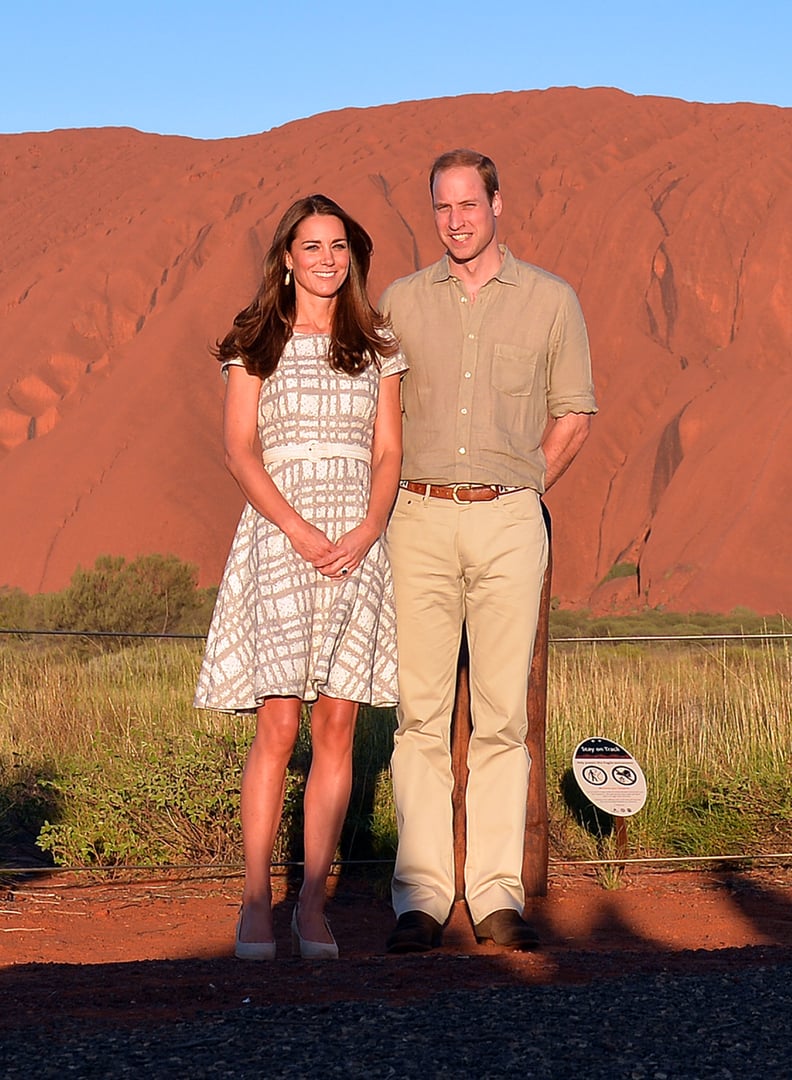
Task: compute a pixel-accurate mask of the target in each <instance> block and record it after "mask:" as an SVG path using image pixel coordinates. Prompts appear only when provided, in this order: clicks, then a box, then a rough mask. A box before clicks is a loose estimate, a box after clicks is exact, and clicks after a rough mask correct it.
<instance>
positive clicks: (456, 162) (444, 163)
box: [429, 149, 500, 203]
mask: <svg viewBox="0 0 792 1080" xmlns="http://www.w3.org/2000/svg"><path fill="white" fill-rule="evenodd" d="M460 167H467V168H473V169H475V170H476V171H477V172H478V174H479V176H480V177H481V180H482V183H483V184H484V190H485V191H486V192H487V198H488V199H489V201H490V203H492V200H493V199H494V198H495V192H496V191H500V183H499V182H498V170H497V169H496V168H495V162H494V161H493V160H492V158H488V157H487V155H486V154H480V153H479V152H478V151H477V150H465V149H460V150H448V151H446V153H445V154H441V155H440V157H439V158H436V159H435V162H434V164H433V165H432V170H431V172H430V173H429V191H430V193H431V194H432V196H434V182H435V178H436V177H437V174H438V173H441V172H445V171H446V169H458V168H460Z"/></svg>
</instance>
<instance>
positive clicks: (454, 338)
mask: <svg viewBox="0 0 792 1080" xmlns="http://www.w3.org/2000/svg"><path fill="white" fill-rule="evenodd" d="M501 251H502V252H503V262H502V263H501V267H500V270H499V271H498V273H497V274H496V275H495V277H493V278H492V279H491V280H490V281H488V282H487V283H486V285H484V286H483V287H482V288H481V289H480V290H479V292H478V295H477V296H476V299H475V301H471V300H470V299H469V298H468V296H467V295H466V293H465V290H464V289H463V287H462V284H461V282H460V281H459V280H458V279H457V278H455V277H454V276H453V274H452V273H451V263H450V262H449V259H448V257H447V256H443V258H442V259H441V260H440V261H439V262H437V263H434V264H433V265H432V266H429V267H427V268H426V269H424V270H419V271H418V272H417V273H415V274H411V275H410V276H409V277H405V278H400V279H399V280H398V281H395V282H394V283H393V284H392V285H391V286H390V287H389V288H388V289H387V290H386V291H385V294H384V296H383V298H382V303H381V307H382V310H383V311H385V312H386V313H387V314H388V315H389V316H390V319H391V322H392V324H393V329H394V331H395V332H396V335H397V337H398V338H399V340H400V341H401V346H402V350H403V352H404V354H405V356H406V358H407V362H408V363H409V365H410V370H409V372H408V373H407V374H406V376H405V378H404V382H403V385H402V406H403V423H404V463H403V466H402V475H403V476H404V477H405V478H406V479H409V480H422V481H426V482H427V483H434V484H460V483H478V484H504V485H507V486H510V487H531V488H534V489H535V490H537V491H539V492H541V491H543V490H544V472H545V459H544V453H543V452H542V449H541V441H542V437H543V435H544V432H545V429H546V426H547V421H548V417H559V416H563V415H564V414H565V413H569V412H574V413H594V412H596V411H597V406H596V403H595V400H594V387H593V384H592V379H591V361H590V357H589V348H588V337H587V334H586V326H585V322H584V320H583V314H582V312H581V310H580V304H579V303H578V300H577V297H576V295H575V293H574V290H573V289H572V287H571V286H570V285H568V284H567V283H566V282H565V281H562V280H561V278H558V277H556V276H555V275H553V274H550V273H548V272H547V271H545V270H541V269H539V268H538V267H536V266H531V265H530V264H529V263H525V262H521V261H520V260H518V259H515V258H514V256H513V255H512V254H511V252H510V251H508V249H506V248H505V247H502V248H501Z"/></svg>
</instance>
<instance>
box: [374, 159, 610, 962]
mask: <svg viewBox="0 0 792 1080" xmlns="http://www.w3.org/2000/svg"><path fill="white" fill-rule="evenodd" d="M429 186H430V190H431V194H432V202H433V207H434V218H435V226H436V228H437V234H438V236H439V238H440V241H441V243H442V244H443V245H444V247H445V249H446V254H445V255H444V257H443V258H442V259H441V260H440V261H439V262H437V263H435V264H434V265H432V266H430V267H428V268H426V269H424V270H420V271H418V272H417V273H415V274H412V275H411V276H410V277H406V278H402V279H400V280H399V281H396V282H394V284H393V285H391V286H390V288H389V289H388V290H387V291H386V293H385V295H384V297H383V301H382V306H383V309H384V310H385V311H386V312H387V313H388V314H389V315H390V317H391V320H392V322H393V327H394V330H395V332H396V334H397V335H398V337H399V338H400V339H401V343H402V348H403V350H404V352H405V354H406V358H407V361H408V363H409V365H410V370H409V373H408V375H407V376H406V378H405V381H404V384H403V405H404V418H403V419H404V464H403V467H402V475H403V477H404V478H405V479H404V480H402V482H401V485H400V491H399V494H398V497H397V501H396V506H395V508H394V511H393V515H392V518H391V522H390V525H389V529H388V548H389V552H390V557H391V562H392V566H393V575H394V583H395V591H396V615H397V628H398V645H399V664H400V676H399V690H400V697H401V704H400V706H399V726H398V730H397V732H396V736H395V747H394V753H393V760H392V771H393V786H394V797H395V802H396V813H397V820H398V825H399V850H398V855H397V859H396V868H395V872H394V877H393V886H392V892H393V906H394V910H395V912H396V915H397V924H396V928H395V930H394V931H393V933H392V934H391V936H390V937H389V939H388V950H389V951H390V952H397V953H402V952H420V951H425V950H428V949H431V948H434V947H436V946H438V945H439V944H441V940H442V927H443V924H444V923H445V922H446V920H447V918H448V915H449V913H450V911H451V907H452V904H453V902H454V893H455V889H454V848H453V820H452V805H451V794H452V789H453V775H452V770H451V755H450V728H451V718H452V713H453V704H454V691H455V683H456V667H457V658H458V653H459V646H460V641H461V635H462V630H463V625H464V626H465V628H466V632H467V639H468V648H469V654H470V668H469V678H470V701H471V714H472V721H473V730H472V734H471V739H470V748H469V753H468V765H469V768H470V775H469V779H468V786H467V794H466V799H467V857H466V860H465V899H466V901H467V905H468V909H469V911H470V916H471V918H472V920H473V925H474V929H475V934H476V938H477V940H478V941H489V940H492V941H494V942H495V943H496V944H500V945H503V946H506V947H510V948H517V949H528V948H533V947H535V946H536V944H537V941H538V939H537V936H536V933H535V931H534V930H533V928H532V927H530V926H529V925H528V924H527V923H526V922H525V921H524V920H523V917H522V912H523V908H524V906H525V896H524V891H523V887H522V880H521V873H522V862H523V841H524V832H525V810H526V801H527V792H528V775H529V770H530V760H529V757H528V752H527V749H526V746H525V735H526V729H527V716H526V694H527V686H528V673H529V669H530V665H531V656H532V652H533V644H534V638H535V634H536V624H537V619H538V611H539V599H540V595H541V588H542V580H543V576H544V571H545V567H546V563H547V535H546V530H545V526H544V522H543V518H542V509H541V504H540V496H541V494H542V492H543V491H545V490H546V489H547V488H548V487H550V486H551V484H553V483H555V482H556V480H558V478H559V477H560V476H561V475H562V474H563V473H564V471H565V470H566V469H567V467H568V466H569V464H570V463H571V461H572V460H573V458H574V457H575V455H576V454H577V452H578V451H579V450H580V448H581V446H582V445H583V443H584V441H585V439H586V437H587V435H588V431H589V425H590V421H591V414H592V413H594V412H596V405H595V402H594V393H593V387H592V382H591V365H590V360H589V351H588V340H587V336H586V328H585V324H584V321H583V316H582V314H581V311H580V306H579V304H578V302H577V298H576V296H575V294H574V292H573V290H572V289H571V288H570V286H569V285H567V284H566V283H565V282H563V281H561V280H560V279H559V278H557V277H555V276H553V275H551V274H548V273H546V272H545V271H543V270H540V269H538V268H537V267H534V266H530V265H529V264H528V263H524V262H519V261H518V260H517V259H515V258H514V256H513V255H512V254H511V253H510V252H509V251H508V250H507V249H506V248H505V247H503V246H499V245H498V241H497V236H496V225H497V221H498V218H499V217H500V214H501V209H502V199H501V193H500V188H499V183H498V175H497V171H496V169H495V165H494V164H493V162H492V161H491V160H490V159H489V158H487V157H485V156H484V155H482V154H479V153H476V152H474V151H472V150H454V151H451V152H449V153H446V154H443V155H442V156H441V157H439V158H438V159H437V161H435V163H434V165H433V167H432V171H431V175H430V179H429Z"/></svg>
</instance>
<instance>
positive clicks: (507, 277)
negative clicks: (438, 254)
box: [430, 244, 520, 285]
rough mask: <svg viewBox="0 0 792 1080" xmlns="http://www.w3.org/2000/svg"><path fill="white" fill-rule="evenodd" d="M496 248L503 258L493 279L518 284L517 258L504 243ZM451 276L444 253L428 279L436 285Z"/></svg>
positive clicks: (448, 263) (503, 282)
mask: <svg viewBox="0 0 792 1080" xmlns="http://www.w3.org/2000/svg"><path fill="white" fill-rule="evenodd" d="M498 249H499V250H500V252H501V254H502V255H503V260H502V262H501V264H500V269H499V270H498V272H497V274H495V277H494V279H493V280H495V281H500V282H501V283H502V284H503V285H519V283H520V281H519V277H518V275H517V260H516V259H515V258H514V256H513V255H512V253H511V252H510V251H509V249H508V248H507V247H506V245H505V244H499V245H498ZM452 277H455V275H454V274H452V273H451V262H450V259H449V258H448V255H444V256H443V257H442V259H440V261H439V262H437V263H435V265H434V267H433V268H432V273H431V278H430V280H431V282H432V284H433V285H436V284H438V283H439V282H441V281H448V280H449V279H450V278H452Z"/></svg>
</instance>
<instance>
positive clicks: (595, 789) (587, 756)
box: [572, 737, 646, 817]
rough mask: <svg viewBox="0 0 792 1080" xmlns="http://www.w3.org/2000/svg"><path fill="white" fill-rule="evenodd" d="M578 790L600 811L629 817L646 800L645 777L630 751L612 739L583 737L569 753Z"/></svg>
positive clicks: (615, 815)
mask: <svg viewBox="0 0 792 1080" xmlns="http://www.w3.org/2000/svg"><path fill="white" fill-rule="evenodd" d="M572 771H573V772H574V774H575V779H576V780H577V782H578V784H579V785H580V789H581V791H583V793H584V794H585V795H587V796H588V798H589V799H590V800H591V802H593V803H594V805H595V806H597V807H599V809H600V810H605V811H606V812H607V813H609V814H613V815H614V817H630V816H631V815H632V814H636V813H637V812H638V811H639V810H640V809H641V807H642V806H643V804H644V803H645V802H646V779H645V777H644V774H643V772H642V771H641V767H640V765H639V764H638V762H637V761H636V760H635V758H634V757H633V756H632V754H629V753H628V752H627V751H626V750H625V749H624V747H623V746H619V744H618V743H615V742H613V740H612V739H603V738H599V737H597V738H593V739H584V740H583V742H582V743H578V745H577V747H576V749H575V753H574V754H573V755H572Z"/></svg>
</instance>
